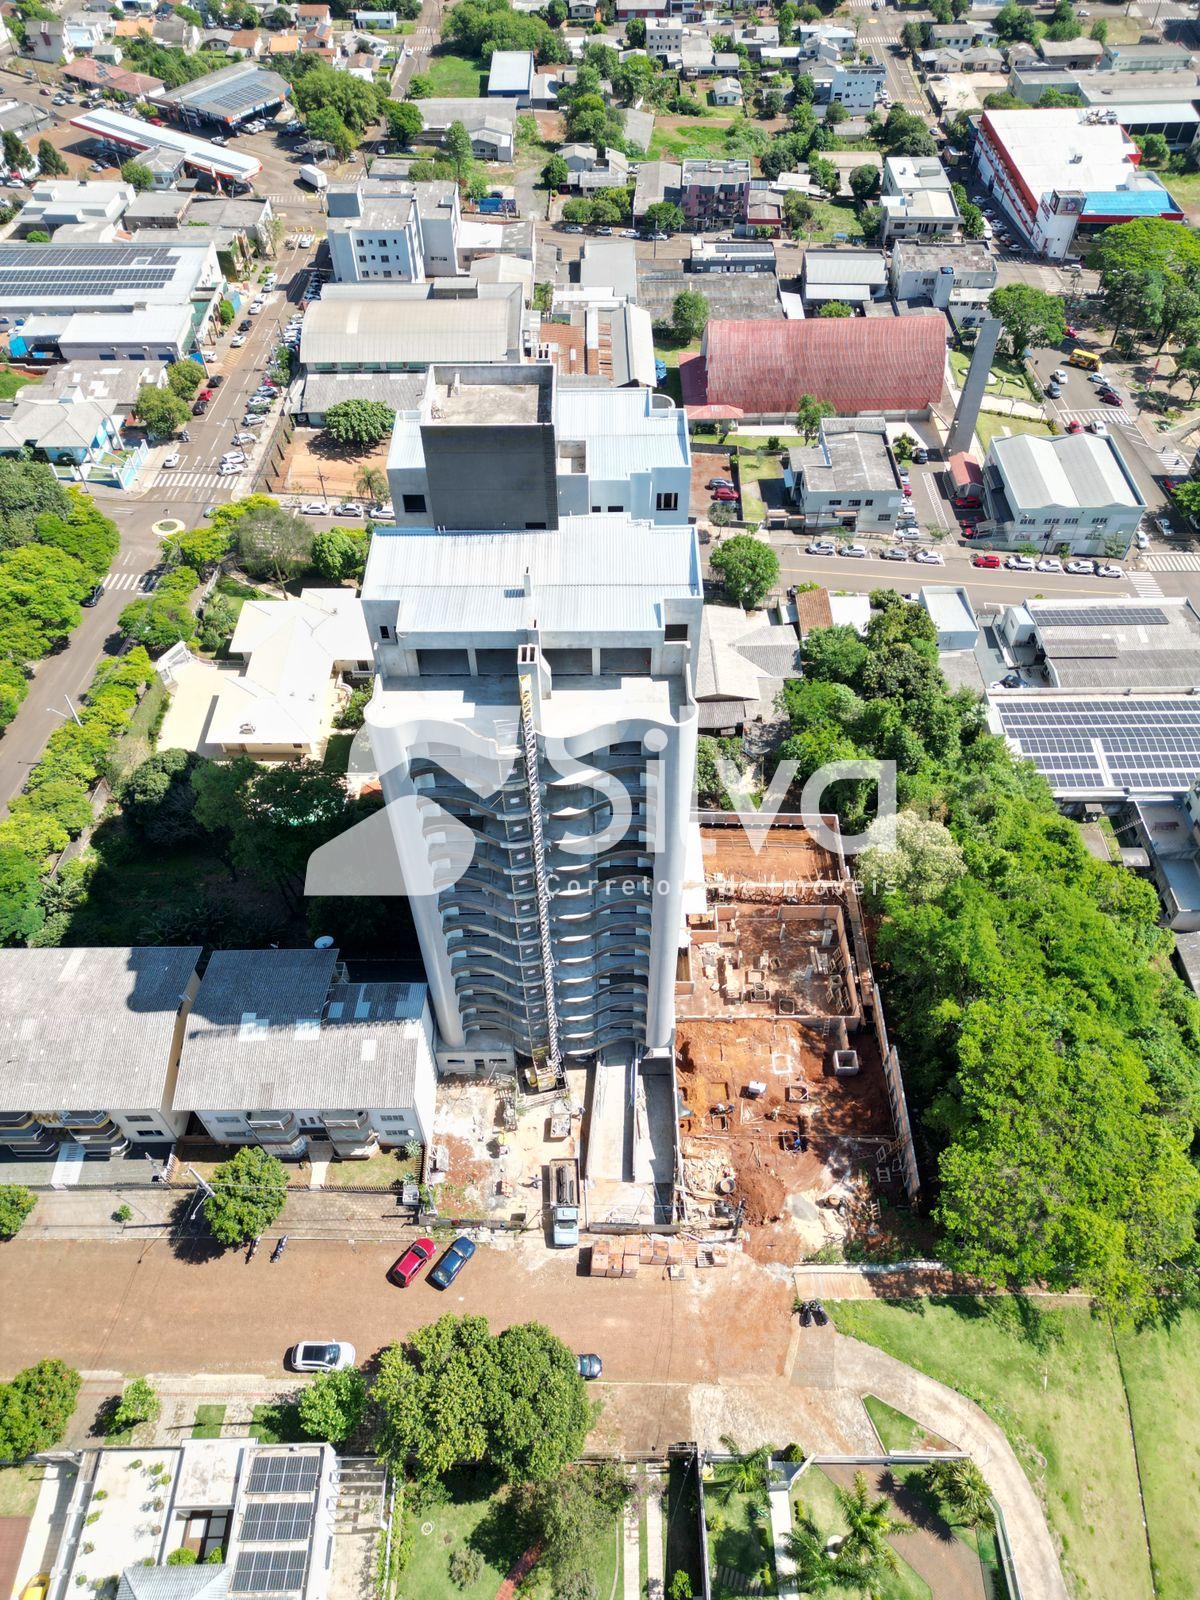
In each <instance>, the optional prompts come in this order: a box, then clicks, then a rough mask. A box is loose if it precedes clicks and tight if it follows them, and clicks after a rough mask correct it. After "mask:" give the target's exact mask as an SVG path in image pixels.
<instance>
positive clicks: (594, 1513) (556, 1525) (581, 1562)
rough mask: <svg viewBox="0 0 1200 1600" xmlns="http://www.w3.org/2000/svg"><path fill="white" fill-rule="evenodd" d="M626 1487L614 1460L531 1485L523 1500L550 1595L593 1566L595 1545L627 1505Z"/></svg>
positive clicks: (566, 1470) (628, 1488) (573, 1467)
mask: <svg viewBox="0 0 1200 1600" xmlns="http://www.w3.org/2000/svg"><path fill="white" fill-rule="evenodd" d="M631 1494H632V1486H631V1484H630V1481H629V1475H628V1473H627V1472H626V1470H625V1468H624V1467H623V1466H621V1465H620V1463H619V1462H616V1461H598V1462H595V1463H591V1462H589V1463H587V1464H584V1463H583V1462H576V1463H574V1464H573V1465H564V1468H563V1470H562V1471H561V1472H560V1473H559V1474H558V1475H557V1476H556V1477H554V1478H551V1479H543V1480H542V1481H540V1482H538V1483H535V1484H534V1485H533V1486H532V1487H531V1489H530V1490H529V1491H528V1492H527V1493H526V1494H525V1495H524V1496H523V1505H524V1509H525V1511H526V1515H527V1517H528V1521H529V1526H530V1530H531V1534H532V1536H533V1538H534V1539H535V1540H536V1541H538V1542H540V1544H541V1546H542V1565H543V1566H544V1567H545V1569H546V1572H547V1574H548V1576H549V1577H550V1579H551V1581H552V1583H554V1585H555V1587H556V1590H557V1589H558V1587H559V1586H560V1585H562V1584H564V1583H565V1582H566V1581H567V1580H569V1579H570V1578H572V1577H573V1576H575V1575H576V1574H578V1573H580V1572H587V1571H589V1569H591V1568H592V1567H593V1566H594V1564H595V1558H596V1550H597V1546H598V1545H599V1543H600V1541H601V1540H602V1539H603V1538H605V1537H610V1536H611V1529H612V1527H613V1524H614V1523H616V1522H618V1521H619V1520H620V1518H621V1517H622V1515H623V1513H624V1511H625V1508H626V1506H627V1505H628V1504H629V1501H630V1497H631Z"/></svg>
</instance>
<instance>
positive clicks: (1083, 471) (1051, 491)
mask: <svg viewBox="0 0 1200 1600" xmlns="http://www.w3.org/2000/svg"><path fill="white" fill-rule="evenodd" d="M990 453H991V456H992V459H993V460H994V461H995V462H996V464H997V465H998V466H999V467H1000V470H1001V472H1002V474H1003V477H1004V482H1005V488H1006V490H1007V493H1008V499H1009V503H1010V504H1011V506H1012V508H1013V510H1014V511H1018V512H1019V511H1022V510H1026V509H1036V508H1039V507H1044V506H1064V507H1070V508H1079V509H1081V510H1103V509H1104V507H1106V506H1111V505H1117V506H1137V505H1140V504H1142V503H1143V502H1142V499H1141V496H1140V495H1139V494H1138V492H1137V491H1136V490H1135V488H1134V487H1133V482H1132V480H1131V478H1130V476H1129V474H1128V471H1127V470H1126V468H1125V463H1124V460H1123V459H1122V456H1121V453H1120V451H1119V450H1118V449H1117V446H1116V443H1115V441H1114V440H1113V439H1111V438H1104V439H1098V438H1096V437H1095V435H1093V434H1090V433H1076V434H1068V435H1066V436H1065V437H1063V438H1059V439H1041V438H1037V437H1035V436H1034V435H1033V434H1028V433H1017V434H1013V435H1012V436H1011V437H1010V438H1007V439H994V440H993V441H992V445H991V452H990Z"/></svg>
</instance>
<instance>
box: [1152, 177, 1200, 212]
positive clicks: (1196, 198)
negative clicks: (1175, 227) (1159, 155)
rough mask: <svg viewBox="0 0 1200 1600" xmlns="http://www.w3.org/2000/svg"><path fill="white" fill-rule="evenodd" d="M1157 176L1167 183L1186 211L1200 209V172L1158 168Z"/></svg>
mask: <svg viewBox="0 0 1200 1600" xmlns="http://www.w3.org/2000/svg"><path fill="white" fill-rule="evenodd" d="M1155 176H1156V177H1158V178H1160V179H1161V180H1162V182H1163V183H1165V184H1166V186H1167V188H1168V190H1169V191H1170V192H1171V194H1173V195H1174V196H1175V198H1176V200H1178V201H1179V204H1180V205H1181V206H1182V207H1183V208H1184V210H1185V211H1193V212H1194V211H1200V172H1167V171H1165V170H1163V169H1162V168H1157V169H1155Z"/></svg>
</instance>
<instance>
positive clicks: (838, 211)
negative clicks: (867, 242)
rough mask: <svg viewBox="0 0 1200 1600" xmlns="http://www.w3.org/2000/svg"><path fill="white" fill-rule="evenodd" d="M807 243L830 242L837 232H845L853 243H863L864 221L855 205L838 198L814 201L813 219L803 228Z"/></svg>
mask: <svg viewBox="0 0 1200 1600" xmlns="http://www.w3.org/2000/svg"><path fill="white" fill-rule="evenodd" d="M802 232H803V236H804V242H805V244H809V245H813V244H829V243H830V242H831V241H832V239H833V236H834V234H835V233H844V234H845V235H846V238H847V240H848V241H849V243H851V244H862V243H863V239H864V236H863V230H862V223H861V222H859V220H858V215H857V213H856V212H855V210H854V207H853V206H848V205H842V204H841V202H840V201H836V200H816V201H814V202H813V215H812V221H811V222H806V223H805V224H804V228H803V230H802Z"/></svg>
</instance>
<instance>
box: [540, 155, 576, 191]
mask: <svg viewBox="0 0 1200 1600" xmlns="http://www.w3.org/2000/svg"><path fill="white" fill-rule="evenodd" d="M570 177H571V169H570V168H569V167H568V166H567V163H566V162H565V161H564V160H563V158H562V157H561V156H551V157H550V159H549V160H548V161H547V162H546V164H545V166H543V168H542V176H541V184H542V188H543V189H565V188H566V186H567V183H568V182H569V181H570Z"/></svg>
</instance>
